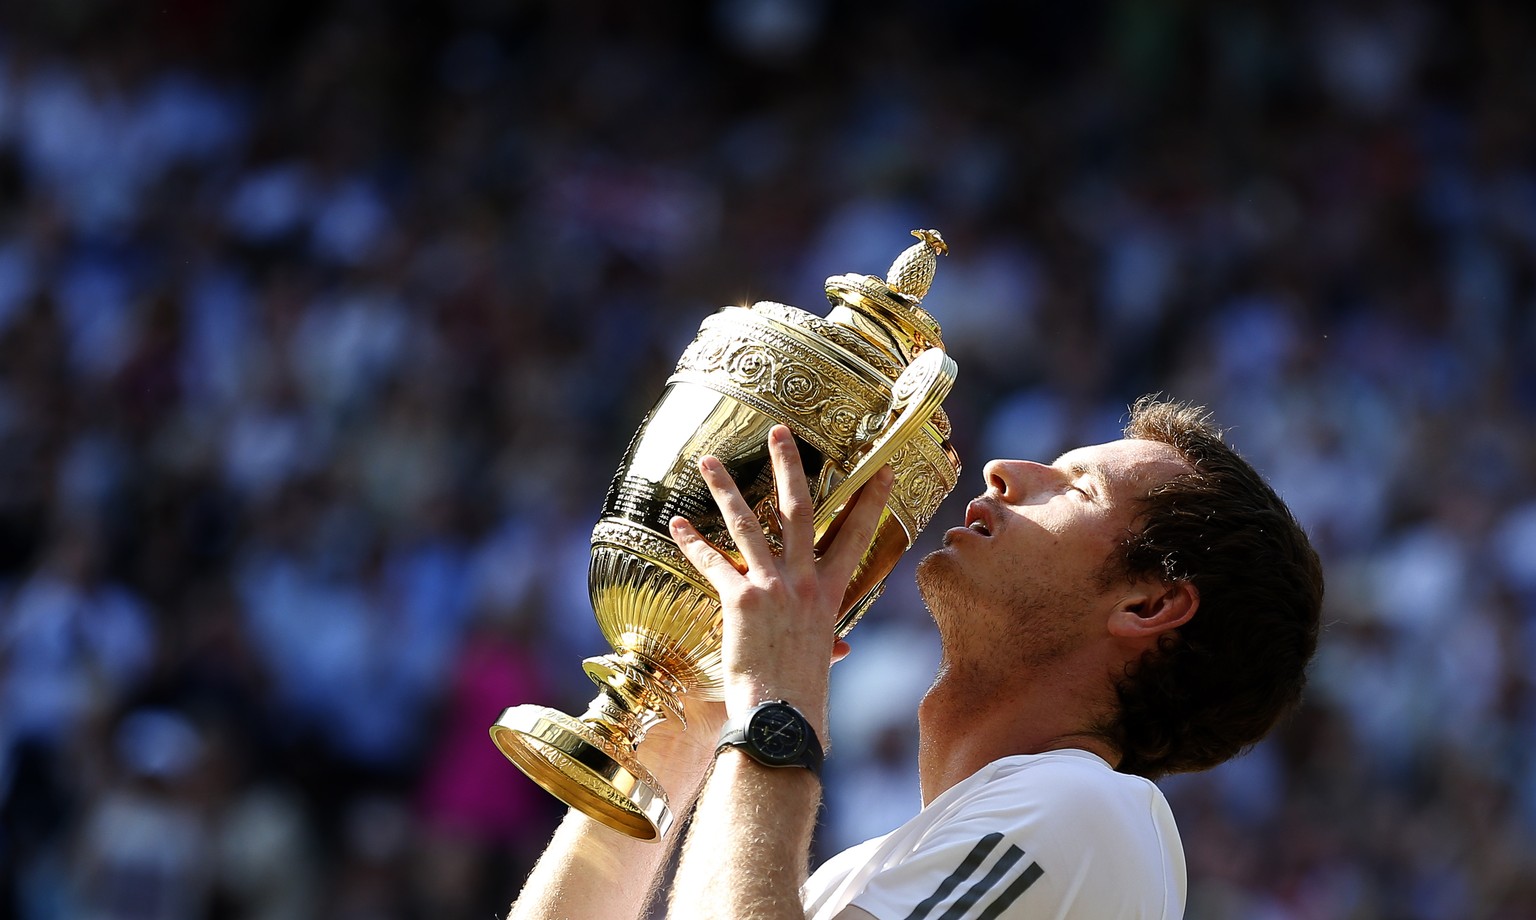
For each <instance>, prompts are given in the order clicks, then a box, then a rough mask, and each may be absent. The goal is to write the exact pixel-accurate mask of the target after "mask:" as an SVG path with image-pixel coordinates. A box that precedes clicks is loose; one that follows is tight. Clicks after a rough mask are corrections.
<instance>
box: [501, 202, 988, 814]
mask: <svg viewBox="0 0 1536 920" xmlns="http://www.w3.org/2000/svg"><path fill="white" fill-rule="evenodd" d="M912 235H913V236H916V237H917V238H918V239H919V240H920V242H919V243H917V244H916V245H914V246H912V247H911V248H909V249H907V251H906V252H904V253H902V254H901V256H900V257H898V258H897V259H896V261H895V263H894V264H892V266H891V270H890V272H889V273H888V274H887V276H886V279H885V280H884V281H882V280H880V279H879V278H875V277H873V276H870V275H838V276H835V277H832V278H828V279H827V284H826V291H827V299H828V301H830V302H831V304H832V307H833V308H832V310H831V311H830V312H829V313H828V314H827V316H826V317H825V318H823V317H821V316H817V315H815V314H813V313H809V312H806V311H804V310H800V309H797V308H795V307H790V306H785V305H784V304H778V303H769V302H761V303H756V304H753V305H752V306H750V307H724V308H722V309H720V310H719V311H718V312H716V313H714V314H713V315H711V316H709V317H708V318H706V319H705V320H704V322H703V323H702V324H701V325H700V327H699V333H698V336H697V337H696V338H695V339H694V340H693V342H692V343H691V344H690V345H689V346H688V348H687V349H686V350H685V351H684V352H683V355H682V358H681V359H680V360H679V361H678V365H677V371H676V373H674V374H673V375H672V377H671V379H669V380H668V381H667V385H666V388H665V389H664V390H663V391H662V394H661V397H660V399H659V400H658V401H657V402H656V405H655V406H654V407H653V408H652V409H651V411H650V414H649V415H647V416H646V418H645V420H644V421H642V422H641V424H640V428H639V430H638V431H637V432H636V433H635V436H634V439H633V440H632V441H631V442H630V445H629V449H628V451H627V452H626V453H625V455H624V459H623V461H622V462H621V463H620V465H619V470H618V472H617V473H616V474H615V475H614V478H613V484H612V485H611V486H610V487H609V489H608V496H607V499H606V500H605V502H604V504H603V513H602V517H601V519H600V520H599V521H598V522H597V526H596V527H595V528H594V529H593V531H592V562H591V567H590V569H589V573H588V586H589V590H590V592H591V596H592V607H593V610H594V611H595V612H596V615H597V620H598V624H599V626H600V627H601V628H602V631H603V636H604V637H605V638H606V639H607V640H608V641H609V643H611V644H612V646H613V649H614V651H613V653H611V654H607V655H602V656H600V657H596V658H588V659H587V660H586V661H585V662H583V668H584V670H585V671H586V673H587V676H589V677H590V678H592V680H593V681H594V682H595V683H596V684H597V686H598V687H599V692H598V695H597V697H596V699H594V700H593V701H592V703H591V705H590V706H589V708H588V709H587V711H586V713H585V714H584V715H582V716H581V718H579V719H577V718H572V717H571V716H569V715H566V714H565V713H563V712H559V711H556V710H553V709H550V708H547V707H544V706H534V705H523V706H513V707H510V708H508V709H505V710H503V711H502V713H501V717H500V718H498V719H497V720H496V723H495V724H494V725H492V726H491V730H490V731H491V738H492V740H494V741H495V743H496V746H497V747H498V748H500V749H501V752H502V753H503V754H505V755H506V756H507V759H509V760H511V761H512V762H513V763H514V764H516V765H517V766H518V768H519V769H521V770H522V771H523V772H524V773H527V774H528V775H529V777H531V778H532V779H533V780H534V781H535V782H537V783H538V784H539V785H540V786H543V787H544V788H545V789H546V790H548V791H549V792H550V793H552V794H553V795H555V796H556V797H557V798H559V799H560V800H561V801H563V802H565V803H566V804H567V805H570V806H572V807H575V808H578V809H580V810H581V811H583V812H585V813H586V814H587V815H589V816H591V817H592V818H594V819H595V820H597V821H600V822H602V823H603V824H605V825H607V826H609V827H612V828H614V829H615V830H618V831H621V832H623V833H625V834H628V835H630V836H632V837H638V838H641V839H652V838H656V837H659V836H661V835H662V834H664V833H666V831H667V828H668V827H669V826H670V825H671V823H672V820H673V818H672V813H671V810H670V809H669V807H668V805H667V797H666V792H665V790H663V789H662V788H661V787H660V785H659V784H658V783H657V781H656V779H655V778H654V777H653V776H652V775H651V774H650V773H649V772H648V771H647V770H646V769H645V767H644V766H643V765H642V764H641V763H640V762H639V760H638V759H637V758H636V757H635V755H634V750H635V747H636V745H638V744H639V743H640V740H641V739H642V738H644V737H645V734H646V732H647V731H648V730H649V729H650V728H651V727H653V726H654V725H656V724H657V723H659V722H660V721H662V720H663V719H667V718H672V719H676V720H678V721H679V722H681V723H684V724H686V721H685V718H684V716H685V700H687V699H691V698H697V699H701V700H719V699H721V698H722V697H721V693H722V678H723V675H722V672H721V658H720V655H721V648H720V632H721V626H720V600H719V598H718V597H717V596H716V594H715V591H714V589H713V588H711V587H710V585H709V583H708V582H707V581H705V580H704V578H703V576H701V575H700V574H699V573H698V572H697V571H696V570H695V569H694V568H693V566H692V565H691V564H690V563H689V562H688V561H687V560H686V559H685V558H684V557H683V554H682V552H681V551H680V550H678V548H677V545H676V544H675V543H674V542H673V541H672V538H671V537H670V536H669V535H668V529H667V522H668V521H669V520H671V518H672V517H673V515H682V516H683V517H685V518H687V519H688V520H690V521H692V522H693V524H694V526H695V527H697V528H698V530H699V532H700V533H702V534H703V535H704V537H705V538H706V539H707V540H709V541H710V542H711V543H713V544H714V545H715V546H717V547H720V548H721V549H722V550H724V551H725V552H727V553H729V554H731V555H732V556H733V557H734V558H735V559H736V561H737V562H738V563H739V562H740V555H739V554H738V553H737V552H736V547H735V543H734V541H733V540H732V539H731V537H730V534H729V533H728V532H727V530H726V527H725V524H724V521H723V520H722V519H721V516H720V512H719V509H718V508H717V507H716V506H715V503H714V500H713V499H712V498H711V496H710V493H709V489H708V488H707V487H706V486H705V484H704V481H703V478H702V477H701V476H700V474H699V469H698V463H699V460H700V458H701V457H703V456H705V455H711V454H712V455H714V456H716V457H718V458H719V459H720V461H721V462H722V463H723V464H724V465H725V467H726V469H727V470H729V471H730V473H731V476H732V477H733V478H734V479H735V480H736V483H737V485H738V486H740V488H741V491H742V494H743V496H744V497H745V498H746V500H747V502H748V503H749V504H750V505H752V507H753V508H755V509H756V510H757V513H758V517H759V519H760V520H761V521H762V525H763V529H764V532H765V533H766V534H767V535H768V538H769V541H770V543H774V541H775V540H776V539H777V535H778V514H777V510H776V508H775V502H776V494H775V490H774V483H773V470H772V467H771V465H770V462H769V457H768V450H767V437H768V431H769V429H770V428H772V427H773V426H774V425H775V424H779V423H782V424H785V425H788V426H789V428H790V430H791V431H793V432H794V435H795V440H796V442H797V445H798V447H799V449H800V457H801V460H802V462H803V464H804V466H805V471H806V478H807V480H808V481H809V483H810V488H811V498H812V500H813V503H814V506H815V508H816V516H815V532H816V536H817V541H818V544H819V545H825V543H826V542H827V541H828V540H830V538H831V536H832V535H833V534H834V533H835V532H836V529H837V527H838V526H839V524H840V523H841V520H840V518H839V513H840V512H842V511H844V510H845V509H846V507H847V506H848V503H849V499H851V498H852V497H853V496H854V495H855V493H857V492H858V490H859V488H860V487H861V486H863V485H864V483H866V482H867V481H868V480H869V478H870V477H871V476H873V475H874V474H875V472H876V471H877V470H879V469H880V467H882V466H884V465H886V464H890V466H891V468H892V470H893V471H894V473H895V484H894V486H893V488H892V492H891V496H890V498H889V499H888V500H887V501H886V507H885V510H884V512H883V513H882V515H881V518H880V523H879V526H878V527H877V529H876V532H875V536H874V539H873V540H872V541H871V543H870V546H869V549H868V550H867V551H866V552H865V554H864V557H863V559H862V561H861V562H860V564H859V567H858V569H857V570H856V571H855V573H854V576H853V579H852V580H851V581H850V583H849V586H848V590H847V593H846V594H845V595H844V597H843V605H842V611H841V616H840V619H839V621H838V624H837V634H838V636H845V635H847V633H848V631H849V630H850V629H852V628H853V626H854V624H855V623H856V622H857V621H858V619H859V617H860V616H862V615H863V613H864V611H865V610H866V609H868V607H869V605H870V604H871V603H873V602H874V600H875V598H876V597H878V596H879V594H880V591H881V590H882V588H883V586H884V582H885V578H886V576H887V575H889V574H890V572H891V569H892V568H893V567H894V566H895V565H896V562H897V561H898V560H899V559H900V558H901V555H902V553H904V552H906V551H907V549H908V548H910V547H911V545H912V542H913V541H914V540H915V539H916V538H917V535H918V533H919V531H921V530H922V528H923V527H924V526H925V525H926V524H927V523H928V521H929V519H930V518H932V516H933V513H934V512H935V511H936V510H937V509H938V506H939V503H940V502H942V501H943V500H944V498H945V496H947V495H948V494H949V492H950V490H952V489H953V488H954V487H955V483H956V482H957V481H958V478H959V472H960V459H959V456H958V454H956V452H955V450H954V448H953V446H952V445H951V443H950V438H949V435H950V428H949V420H948V418H947V417H946V416H945V414H944V411H943V409H941V408H940V403H941V402H942V401H943V399H944V397H945V396H947V395H948V393H949V390H950V388H951V387H952V386H953V385H954V380H955V373H956V366H955V362H954V361H953V360H951V359H950V358H949V357H948V356H947V355H946V354H945V353H944V350H943V343H942V341H941V339H940V335H939V326H938V323H936V322H935V321H934V319H933V317H932V316H930V315H929V314H928V313H927V312H926V311H925V310H923V309H922V308H921V307H919V306H918V304H919V302H920V301H921V300H922V298H923V296H924V295H925V294H926V293H927V292H928V287H929V285H930V284H931V283H932V281H933V274H934V270H935V268H936V266H937V263H938V258H937V257H938V256H939V255H942V254H944V253H945V252H947V251H948V247H947V246H946V245H945V243H944V240H943V239H942V238H941V237H940V236H939V234H938V233H937V232H936V231H932V230H914V231H912ZM775 545H777V544H775Z"/></svg>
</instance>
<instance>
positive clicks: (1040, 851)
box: [844, 751, 1185, 918]
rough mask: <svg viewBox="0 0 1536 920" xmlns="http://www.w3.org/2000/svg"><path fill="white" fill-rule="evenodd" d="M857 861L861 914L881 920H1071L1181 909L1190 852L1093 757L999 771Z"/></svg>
mask: <svg viewBox="0 0 1536 920" xmlns="http://www.w3.org/2000/svg"><path fill="white" fill-rule="evenodd" d="M854 860H855V861H856V862H858V863H861V864H862V865H863V868H862V870H859V869H854V870H853V872H854V874H862V875H863V876H864V877H863V878H862V879H861V881H860V883H859V884H858V885H857V886H856V887H857V889H858V894H857V898H856V900H855V902H854V903H857V904H858V905H859V906H860V907H863V908H864V909H865V910H868V911H869V912H870V913H873V914H875V915H876V916H879V917H886V916H904V915H905V914H906V911H905V910H902V909H901V908H902V907H903V906H905V907H906V908H908V909H910V908H911V906H912V905H914V904H918V903H929V902H930V901H932V903H934V904H937V903H940V902H943V903H950V902H951V901H953V902H954V903H955V904H958V905H960V906H961V907H962V908H965V909H966V910H962V911H961V912H960V913H957V914H956V916H962V915H967V913H966V911H967V910H968V909H969V908H971V907H978V908H983V909H984V907H985V905H986V904H994V905H996V906H997V907H998V909H999V910H1001V909H1002V908H1003V907H1005V906H1006V907H1011V906H1012V905H1013V904H1014V902H1015V901H1017V902H1018V905H1019V907H1020V908H1026V909H1038V908H1039V907H1040V906H1042V905H1054V907H1053V909H1056V910H1060V911H1062V912H1060V913H1058V914H1057V916H1063V917H1073V918H1077V917H1095V918H1109V917H1129V916H1153V917H1157V916H1177V914H1178V911H1181V910H1182V907H1183V899H1184V885H1185V881H1184V858H1183V848H1182V845H1181V844H1180V841H1179V839H1178V831H1177V829H1176V828H1175V826H1174V823H1173V816H1172V813H1171V811H1170V810H1169V808H1168V805H1167V801H1166V800H1165V799H1164V798H1163V796H1162V794H1161V792H1159V791H1158V789H1157V787H1156V786H1155V785H1154V784H1152V783H1150V782H1148V781H1147V780H1144V779H1140V778H1138V777H1133V776H1127V775H1124V774H1120V773H1115V772H1114V771H1113V770H1111V769H1110V768H1109V766H1108V765H1107V764H1105V763H1104V761H1102V760H1100V759H1098V758H1097V757H1094V756H1093V755H1091V754H1087V753H1086V752H1078V751H1063V752H1052V753H1049V754H1040V755H1020V756H1016V757H1007V758H1003V759H1002V760H999V761H995V762H994V763H992V764H989V765H987V766H986V767H984V768H983V769H982V770H980V771H978V772H977V773H976V774H973V775H972V776H971V777H969V778H967V779H966V780H965V781H963V782H961V783H959V784H958V785H956V786H955V787H953V788H951V789H949V790H947V791H946V792H945V793H944V794H943V795H941V796H939V797H938V798H936V799H935V800H934V801H933V802H931V803H930V804H929V805H928V807H927V808H925V809H924V810H923V812H922V813H921V814H920V815H918V817H917V818H915V819H914V820H913V821H912V822H909V823H908V824H907V825H904V826H903V827H901V828H899V829H897V831H896V832H894V833H893V834H891V835H890V836H889V837H886V838H883V839H882V840H881V841H878V842H876V845H875V846H874V847H873V848H868V849H863V851H862V852H860V853H859V854H858V856H856V857H854ZM844 871H847V868H845V869H844ZM1028 905H1034V906H1033V907H1028ZM993 915H994V916H995V915H997V914H993Z"/></svg>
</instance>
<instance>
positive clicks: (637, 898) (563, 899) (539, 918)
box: [507, 809, 677, 920]
mask: <svg viewBox="0 0 1536 920" xmlns="http://www.w3.org/2000/svg"><path fill="white" fill-rule="evenodd" d="M676 834H677V830H676V829H674V830H673V831H671V832H670V834H669V835H668V837H667V838H666V839H663V840H661V841H644V840H636V839H634V838H633V837H628V836H625V835H623V834H620V833H619V832H617V831H614V830H611V829H609V828H606V827H603V826H602V825H600V824H598V823H597V822H596V821H593V820H592V819H591V818H588V817H587V816H586V815H584V814H582V813H581V812H579V811H576V810H575V809H571V811H570V812H569V813H568V814H567V815H566V817H565V820H564V821H562V822H561V823H560V827H559V828H558V829H557V830H556V831H555V835H554V837H553V838H552V839H551V840H550V842H549V846H548V847H546V848H545V850H544V855H543V856H541V857H540V858H539V862H538V864H537V865H535V866H534V868H533V871H532V872H531V873H529V875H528V880H527V882H526V883H525V884H524V885H523V890H522V893H521V894H520V895H519V896H518V899H517V902H516V903H514V904H513V905H512V910H511V912H510V913H509V914H508V915H507V917H508V920H583V918H587V920H638V918H640V917H643V916H645V910H646V907H647V905H648V904H649V903H650V900H651V897H652V896H653V894H654V893H655V891H656V888H657V887H658V883H659V882H660V879H661V875H662V872H663V871H664V869H665V867H666V862H667V858H668V856H669V855H670V854H671V852H672V848H673V846H674V845H675V844H676V839H675V835H676Z"/></svg>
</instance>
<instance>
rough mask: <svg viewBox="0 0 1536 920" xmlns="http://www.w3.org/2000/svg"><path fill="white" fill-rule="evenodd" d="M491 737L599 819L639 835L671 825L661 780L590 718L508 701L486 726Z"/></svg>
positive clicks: (521, 765)
mask: <svg viewBox="0 0 1536 920" xmlns="http://www.w3.org/2000/svg"><path fill="white" fill-rule="evenodd" d="M491 740H492V741H494V742H495V743H496V747H497V748H499V749H500V750H501V753H502V754H504V755H506V758H507V759H508V760H510V761H512V763H513V764H514V765H516V766H517V768H518V769H519V770H522V771H523V772H524V773H526V774H528V777H529V778H530V779H532V780H533V781H534V782H536V783H538V784H539V785H540V786H543V787H544V789H545V790H547V791H548V792H549V793H550V794H551V795H553V796H554V797H555V798H557V799H559V800H560V801H562V802H564V803H565V804H567V805H569V806H571V807H572V808H575V809H577V810H578V811H580V812H582V813H583V814H585V815H586V816H587V817H589V818H591V819H592V820H594V821H597V822H598V823H600V824H603V825H605V826H607V827H611V828H613V829H614V830H616V831H618V832H620V833H622V834H628V835H629V836H631V837H636V838H638V839H640V840H654V839H656V838H658V837H660V836H662V835H663V834H665V833H666V832H667V829H668V828H670V827H671V826H672V810H671V809H670V808H669V807H668V805H667V797H666V793H665V792H663V791H662V788H661V784H659V783H658V782H656V778H655V777H653V776H652V775H651V773H650V771H649V770H647V769H646V768H645V767H644V766H643V765H642V764H641V763H640V761H639V760H638V759H636V758H635V756H634V755H633V754H632V753H630V752H629V751H627V750H625V749H623V748H621V747H620V746H619V745H617V744H615V743H614V742H613V741H612V740H611V739H610V738H608V737H606V736H605V735H604V733H603V732H602V731H601V730H600V729H598V728H595V727H594V726H593V725H592V724H591V723H588V722H584V721H582V720H580V719H575V718H572V717H571V716H568V715H566V714H565V713H563V712H559V711H558V710H554V709H550V708H548V707H546V706H531V705H528V706H511V707H508V708H507V709H504V710H502V713H501V717H500V718H498V719H497V720H496V723H495V724H494V725H492V726H491Z"/></svg>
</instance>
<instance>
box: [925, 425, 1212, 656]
mask: <svg viewBox="0 0 1536 920" xmlns="http://www.w3.org/2000/svg"><path fill="white" fill-rule="evenodd" d="M1189 471H1190V466H1189V464H1188V462H1187V461H1186V460H1185V459H1184V457H1183V455H1182V454H1180V453H1179V452H1178V451H1177V450H1176V449H1175V448H1173V447H1171V446H1169V445H1167V444H1164V443H1162V442H1160V441H1146V440H1121V441H1112V442H1110V443H1108V444H1098V445H1094V446H1091V447H1080V448H1077V449H1075V450H1072V451H1069V452H1067V453H1065V454H1063V455H1062V456H1061V457H1060V458H1058V459H1057V460H1056V462H1054V463H1052V464H1050V465H1045V464H1040V463H1033V462H1030V461H1027V460H994V461H992V462H991V463H988V464H987V465H986V468H985V469H984V470H983V471H982V475H983V477H984V478H985V480H986V484H987V491H986V492H985V493H983V494H982V495H981V496H980V497H978V498H977V499H976V500H974V501H972V502H971V503H970V505H969V506H968V507H967V509H966V516H965V526H963V527H955V528H952V529H950V530H949V531H947V532H946V533H945V534H944V545H943V546H942V547H941V548H940V549H938V550H936V551H935V552H933V553H932V554H930V555H929V556H928V557H927V558H925V559H924V560H923V561H922V563H921V564H919V566H918V585H919V587H920V588H921V590H922V593H923V596H924V598H925V600H926V601H927V602H928V606H929V609H930V610H931V611H932V612H933V616H934V620H935V621H936V622H937V623H938V625H939V629H940V632H941V633H942V634H943V637H944V642H945V646H946V648H947V649H950V650H951V651H954V650H958V648H967V647H974V648H976V649H978V650H979V651H980V652H981V653H983V654H984V653H985V652H986V651H987V650H989V649H995V650H996V651H995V654H998V655H1005V656H1008V657H1009V658H1011V659H1013V660H1014V661H1020V660H1021V656H1022V659H1023V660H1024V661H1042V660H1048V659H1049V658H1052V657H1055V656H1056V655H1058V654H1059V653H1061V652H1062V651H1064V650H1066V649H1068V648H1071V647H1075V645H1077V644H1079V643H1081V642H1084V641H1088V640H1089V639H1092V638H1094V637H1096V636H1102V635H1103V634H1104V629H1105V621H1106V620H1107V619H1108V615H1109V613H1110V612H1111V611H1112V610H1113V609H1115V605H1116V603H1117V601H1119V600H1120V599H1121V594H1122V593H1123V591H1124V588H1125V585H1123V584H1121V583H1118V582H1110V583H1106V581H1105V579H1104V578H1103V574H1104V571H1105V568H1104V567H1105V562H1106V561H1107V560H1108V559H1109V558H1110V557H1111V555H1112V554H1114V553H1116V552H1117V550H1118V547H1119V546H1120V545H1121V544H1122V543H1123V542H1124V541H1125V539H1126V537H1127V536H1128V535H1129V533H1130V531H1131V528H1132V525H1133V524H1134V522H1135V515H1136V514H1137V511H1138V508H1139V501H1138V500H1139V499H1140V498H1142V497H1144V496H1145V495H1146V494H1147V493H1148V492H1149V491H1150V490H1151V489H1152V488H1153V487H1154V486H1157V485H1159V484H1161V483H1163V482H1165V481H1167V480H1168V479H1170V478H1172V477H1174V476H1176V475H1178V474H1180V473H1186V472H1189ZM1009 637H1022V638H1023V640H1024V641H1023V642H1017V641H1007V640H1008V638H1009ZM957 642H958V643H960V645H959V646H956V645H955V643H957Z"/></svg>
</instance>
